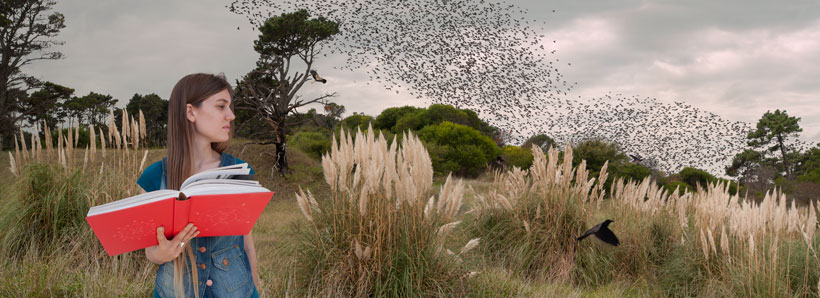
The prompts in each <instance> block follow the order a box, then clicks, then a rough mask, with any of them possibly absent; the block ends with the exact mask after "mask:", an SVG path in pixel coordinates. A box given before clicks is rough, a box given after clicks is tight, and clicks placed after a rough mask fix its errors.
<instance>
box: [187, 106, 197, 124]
mask: <svg viewBox="0 0 820 298" xmlns="http://www.w3.org/2000/svg"><path fill="white" fill-rule="evenodd" d="M185 117H186V118H188V121H191V123H195V122H196V110H194V106H193V105H191V104H186V105H185Z"/></svg>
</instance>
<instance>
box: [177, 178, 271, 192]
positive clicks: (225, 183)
mask: <svg viewBox="0 0 820 298" xmlns="http://www.w3.org/2000/svg"><path fill="white" fill-rule="evenodd" d="M199 185H214V186H221V187H225V188H230V187H231V186H234V185H240V186H261V185H260V184H259V181H256V180H238V179H205V180H199V181H196V182H192V183H190V184H188V185H186V186H185V188H183V189H182V191H183V192H184V191H185V190H188V189H191V188H193V187H196V186H199Z"/></svg>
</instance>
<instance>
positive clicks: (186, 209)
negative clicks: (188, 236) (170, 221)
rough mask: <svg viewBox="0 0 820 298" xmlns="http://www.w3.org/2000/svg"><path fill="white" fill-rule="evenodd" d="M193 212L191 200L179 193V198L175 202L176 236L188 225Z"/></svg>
mask: <svg viewBox="0 0 820 298" xmlns="http://www.w3.org/2000/svg"><path fill="white" fill-rule="evenodd" d="M190 212H191V200H189V199H188V198H187V197H186V196H185V194H183V193H181V192H180V193H179V198H178V199H176V200H174V236H176V235H177V234H179V232H182V230H184V229H185V226H186V225H187V224H188V215H189V213H190Z"/></svg>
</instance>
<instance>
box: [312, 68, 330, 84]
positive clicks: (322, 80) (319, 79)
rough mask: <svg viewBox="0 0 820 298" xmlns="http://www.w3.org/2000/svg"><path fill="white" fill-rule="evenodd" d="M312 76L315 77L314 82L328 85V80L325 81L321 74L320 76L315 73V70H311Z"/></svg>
mask: <svg viewBox="0 0 820 298" xmlns="http://www.w3.org/2000/svg"><path fill="white" fill-rule="evenodd" d="M310 75H311V76H312V77H313V80H315V81H317V82H322V84H324V83H327V80H325V79H323V78H322V77H320V76H319V74H318V73H316V71H315V70H312V69H311V70H310Z"/></svg>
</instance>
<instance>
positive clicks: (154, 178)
mask: <svg viewBox="0 0 820 298" xmlns="http://www.w3.org/2000/svg"><path fill="white" fill-rule="evenodd" d="M161 178H162V161H161V160H160V161H158V162H155V163H152V164H151V165H150V166H148V167H147V168H145V170H143V171H142V175H140V177H139V179H137V184H139V186H140V187H142V189H144V190H145V191H146V192H151V191H155V190H158V189H159V186H160V181H159V179H161Z"/></svg>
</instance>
